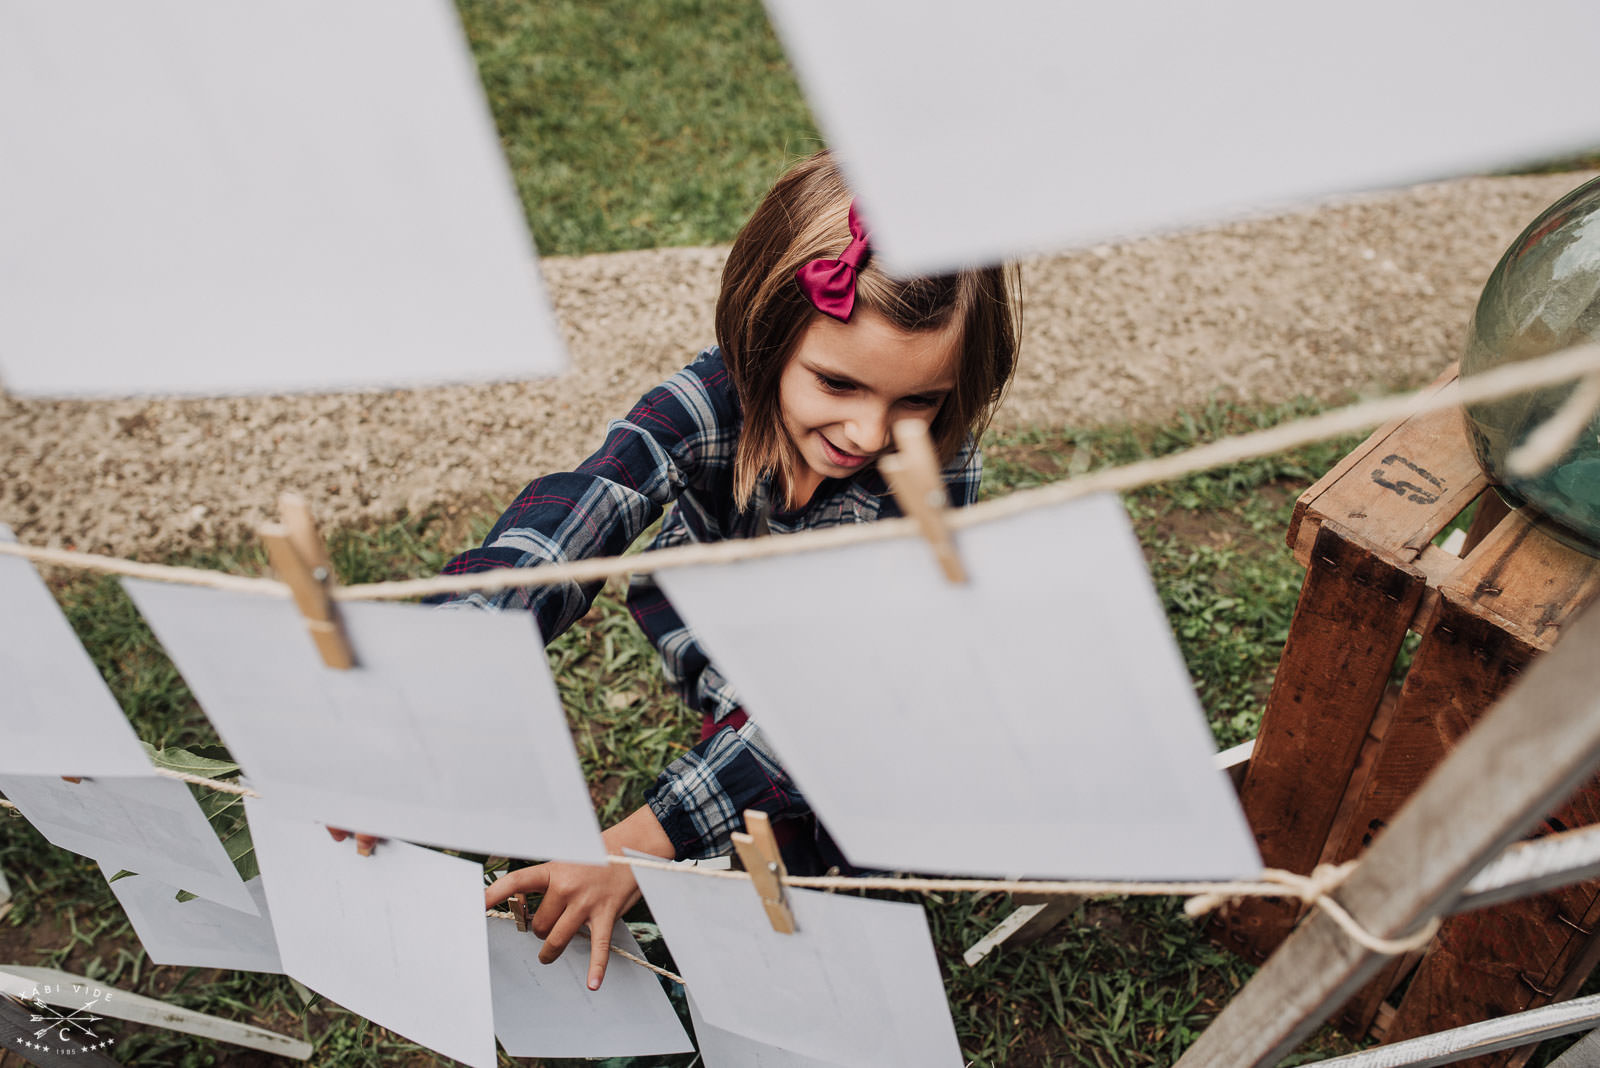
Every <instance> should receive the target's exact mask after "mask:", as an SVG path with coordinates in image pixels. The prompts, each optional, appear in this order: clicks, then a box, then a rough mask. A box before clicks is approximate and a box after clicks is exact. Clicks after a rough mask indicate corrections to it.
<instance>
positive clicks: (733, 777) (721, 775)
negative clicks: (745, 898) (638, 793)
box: [645, 438, 983, 874]
mask: <svg viewBox="0 0 1600 1068" xmlns="http://www.w3.org/2000/svg"><path fill="white" fill-rule="evenodd" d="M943 475H944V481H945V488H946V490H947V491H948V493H949V496H950V503H951V505H952V506H954V507H958V508H960V507H965V506H967V505H969V504H972V503H973V502H974V501H976V500H977V499H978V484H979V481H980V480H981V478H982V475H983V456H982V453H980V452H979V451H978V448H977V445H976V444H975V443H974V442H973V441H972V440H971V439H970V438H969V439H968V441H967V443H966V445H965V446H964V447H963V449H962V451H961V452H960V453H959V454H957V456H956V457H955V459H954V460H952V461H951V462H950V463H949V464H948V465H946V467H945V469H944V471H943ZM898 514H899V510H898V509H897V508H895V507H894V501H893V498H885V499H884V501H883V510H882V512H880V518H884V517H888V516H892V515H898ZM708 670H710V669H709V668H708ZM717 678H718V679H719V680H720V679H721V676H720V675H718V676H717ZM734 699H735V700H736V698H734ZM719 718H720V717H719ZM733 718H734V720H735V721H737V722H736V723H732V724H729V725H725V726H723V727H721V728H720V729H719V730H717V731H716V732H715V733H714V734H712V735H711V737H709V738H707V739H706V740H704V741H702V742H701V743H700V744H699V745H697V746H695V747H694V748H693V749H691V750H690V751H689V752H688V753H685V754H684V755H683V756H681V757H679V758H678V759H677V760H675V761H673V762H672V763H671V764H669V765H668V766H667V768H666V770H665V771H663V772H662V773H661V775H660V777H659V778H657V779H656V783H655V786H654V787H652V788H651V790H650V792H649V794H648V795H647V796H646V799H645V800H646V803H647V804H648V805H649V806H650V811H651V812H652V813H654V814H655V817H656V819H657V820H658V821H659V822H660V823H661V827H662V829H663V830H664V831H666V832H667V837H668V838H670V839H671V840H672V844H673V848H674V849H675V850H676V854H677V858H678V859H679V860H689V859H702V858H705V857H712V856H718V855H720V854H723V853H726V852H728V851H729V838H730V836H731V835H732V834H733V833H734V832H735V831H738V830H741V829H743V827H744V815H743V814H744V812H745V810H746V809H752V808H753V809H758V810H760V811H762V812H765V813H767V814H768V815H769V816H771V817H772V819H773V821H774V830H775V831H776V832H777V833H778V834H779V838H780V841H781V840H782V838H783V823H785V822H789V821H801V820H810V819H811V818H812V814H811V807H810V805H809V804H808V803H807V802H806V799H805V797H804V796H803V795H801V793H800V791H799V789H798V788H796V786H795V784H794V781H793V780H792V779H790V778H789V775H788V773H787V772H786V771H784V769H783V766H782V764H780V763H779V762H778V758H777V755H776V754H775V753H774V752H773V751H772V749H771V747H770V746H769V745H768V744H767V741H766V739H765V737H764V736H763V735H762V733H761V730H760V728H759V727H757V726H756V724H755V723H754V722H750V721H746V720H744V718H743V717H742V716H736V717H733ZM786 859H787V858H786ZM791 866H793V865H792V864H791ZM797 874H798V872H797Z"/></svg>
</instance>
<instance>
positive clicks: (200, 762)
mask: <svg viewBox="0 0 1600 1068" xmlns="http://www.w3.org/2000/svg"><path fill="white" fill-rule="evenodd" d="M139 744H140V745H142V746H144V750H145V752H146V753H147V754H149V756H150V759H151V760H152V761H153V762H154V763H155V765H156V767H158V768H166V769H167V770H169V771H181V772H183V773H184V774H185V775H199V776H201V777H202V778H206V779H216V778H220V777H221V776H224V775H237V774H238V772H239V765H238V764H235V763H234V762H233V761H231V760H216V759H213V758H212V757H208V756H202V755H200V753H196V752H191V751H190V750H188V749H179V748H178V747H176V746H168V747H167V748H165V749H157V748H156V747H155V746H153V745H151V744H150V743H149V742H140V743H139ZM206 749H207V750H208V751H212V752H216V751H220V750H221V747H220V746H207V747H206Z"/></svg>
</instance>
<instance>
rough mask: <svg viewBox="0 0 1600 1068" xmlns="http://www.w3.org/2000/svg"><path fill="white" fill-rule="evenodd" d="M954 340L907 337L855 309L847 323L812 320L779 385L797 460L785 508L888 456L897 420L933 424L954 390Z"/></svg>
mask: <svg viewBox="0 0 1600 1068" xmlns="http://www.w3.org/2000/svg"><path fill="white" fill-rule="evenodd" d="M959 349H960V336H959V334H957V333H956V331H955V330H953V329H944V330H926V331H915V332H908V331H905V330H901V329H899V328H898V327H896V326H895V325H893V324H892V323H890V322H889V320H887V319H885V318H884V317H883V316H882V315H879V314H878V313H877V312H874V311H871V310H869V309H867V308H864V307H860V306H858V307H857V308H856V310H855V313H854V314H853V315H852V316H851V317H850V322H848V323H841V322H839V321H838V320H836V319H830V318H828V317H827V316H824V315H818V316H816V317H814V318H813V319H812V321H811V323H810V324H809V325H808V326H807V327H806V330H805V333H804V334H802V335H801V338H800V343H799V344H798V345H797V346H795V351H794V354H793V355H792V356H790V357H789V362H788V364H787V365H786V366H785V367H784V369H783V374H782V375H781V376H780V378H779V380H778V408H779V412H780V414H781V416H782V418H783V426H784V429H785V430H786V431H788V434H789V440H790V441H791V442H793V444H794V447H795V451H796V452H798V453H799V458H800V463H799V465H798V470H796V471H794V472H792V475H793V481H794V485H793V486H792V487H791V489H792V494H793V495H792V498H791V501H790V506H791V507H798V506H800V505H802V504H805V503H806V502H807V501H809V500H810V499H811V495H812V494H813V493H815V492H816V489H817V487H818V486H820V485H821V484H822V481H823V479H827V478H845V477H848V476H850V475H852V474H855V473H856V472H857V471H860V470H861V469H862V468H863V467H865V466H866V465H867V464H868V463H870V462H872V461H873V460H876V459H877V458H878V457H879V456H881V455H882V454H883V453H885V452H887V451H888V450H889V448H890V445H891V442H892V438H891V436H890V428H891V427H893V426H894V424H895V423H897V422H899V421H900V420H902V419H917V420H920V421H921V422H923V423H924V424H928V423H932V422H933V419H934V417H935V416H936V415H938V414H939V408H940V406H941V405H943V404H944V400H945V398H946V397H947V396H948V395H949V394H950V391H951V390H952V389H954V388H955V382H956V362H957V359H958V356H959Z"/></svg>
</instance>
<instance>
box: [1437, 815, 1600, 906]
mask: <svg viewBox="0 0 1600 1068" xmlns="http://www.w3.org/2000/svg"><path fill="white" fill-rule="evenodd" d="M1596 876H1600V827H1583V828H1580V829H1578V830H1576V831H1564V832H1561V833H1558V834H1551V835H1546V836H1545V837H1543V838H1534V839H1531V840H1529V841H1527V842H1518V843H1517V844H1516V845H1513V846H1511V847H1510V848H1509V849H1507V850H1506V851H1505V852H1504V853H1502V854H1500V856H1499V857H1498V858H1497V859H1496V860H1495V861H1494V863H1492V864H1490V865H1489V866H1488V867H1486V868H1484V869H1483V870H1482V871H1480V872H1479V873H1478V874H1477V875H1476V876H1474V877H1473V880H1472V882H1470V883H1468V884H1467V888H1466V890H1464V891H1463V892H1462V895H1461V900H1460V901H1458V902H1456V904H1455V905H1454V906H1453V908H1452V911H1455V912H1465V911H1467V910H1469V909H1478V908H1487V907H1488V906H1490V905H1498V904H1500V903H1501V902H1502V901H1514V900H1516V899H1518V898H1522V897H1527V896H1529V895H1530V894H1537V893H1541V892H1543V891H1545V890H1553V889H1555V888H1556V887H1558V886H1570V885H1571V884H1573V883H1581V882H1586V881H1588V880H1589V879H1593V878H1595V877H1596Z"/></svg>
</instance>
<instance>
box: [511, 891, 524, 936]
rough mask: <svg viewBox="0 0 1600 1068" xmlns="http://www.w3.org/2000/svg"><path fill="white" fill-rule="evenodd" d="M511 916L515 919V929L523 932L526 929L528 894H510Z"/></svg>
mask: <svg viewBox="0 0 1600 1068" xmlns="http://www.w3.org/2000/svg"><path fill="white" fill-rule="evenodd" d="M511 918H512V919H513V920H515V921H517V930H519V931H522V932H524V933H526V932H527V930H528V895H527V894H512V895H511Z"/></svg>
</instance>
